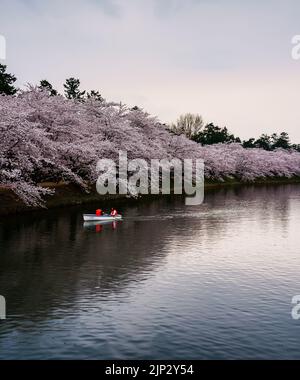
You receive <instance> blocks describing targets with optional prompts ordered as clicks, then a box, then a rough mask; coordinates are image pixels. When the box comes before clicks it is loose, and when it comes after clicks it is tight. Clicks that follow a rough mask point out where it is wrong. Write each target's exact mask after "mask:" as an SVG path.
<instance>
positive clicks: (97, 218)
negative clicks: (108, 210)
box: [83, 214, 122, 222]
mask: <svg viewBox="0 0 300 380" xmlns="http://www.w3.org/2000/svg"><path fill="white" fill-rule="evenodd" d="M121 219H122V215H116V216H112V215H101V216H97V215H95V214H83V220H84V221H85V222H96V221H100V222H101V221H103V222H106V221H107V222H109V221H112V222H113V221H114V220H121Z"/></svg>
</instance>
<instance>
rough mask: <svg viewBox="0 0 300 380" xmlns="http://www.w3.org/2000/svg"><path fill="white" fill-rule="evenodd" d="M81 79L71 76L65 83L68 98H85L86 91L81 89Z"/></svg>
mask: <svg viewBox="0 0 300 380" xmlns="http://www.w3.org/2000/svg"><path fill="white" fill-rule="evenodd" d="M79 87H80V80H79V79H76V78H69V79H67V80H66V83H65V84H64V88H65V96H66V98H67V99H76V100H83V99H84V94H85V91H80V89H79Z"/></svg>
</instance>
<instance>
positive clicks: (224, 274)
mask: <svg viewBox="0 0 300 380" xmlns="http://www.w3.org/2000/svg"><path fill="white" fill-rule="evenodd" d="M109 206H110V205H109ZM120 208H121V211H122V212H123V213H124V215H125V216H126V218H125V220H124V221H123V222H119V223H118V224H116V225H112V224H107V225H103V226H99V225H98V226H95V225H88V226H84V225H83V222H82V216H81V215H82V211H83V210H84V211H87V212H90V211H94V206H85V207H84V208H83V207H75V208H69V209H60V210H51V211H49V212H45V213H44V212H42V213H37V214H34V215H26V216H21V217H19V218H18V219H15V218H11V217H10V218H5V219H0V294H2V295H4V296H5V297H6V302H7V314H8V315H7V319H6V320H2V321H0V358H20V359H29V358H37V359H48V358H58V359H63V358H64V359H68V358H93V359H101V358H102V359H103V358H104V359H115V358H117V359H127V358H128V359H183V358H185V359H200V358H202V359H203V358H215V359H223V358H225V359H232V358H298V359H300V320H293V319H292V318H291V308H292V305H291V299H292V297H293V296H294V295H296V294H300V249H299V247H300V186H299V185H285V186H277V187H260V188H254V187H249V188H238V189H234V190H232V189H231V190H224V189H223V190H218V191H213V192H212V191H211V192H209V193H207V194H206V198H205V203H204V204H203V205H201V206H196V207H195V206H194V207H186V206H185V205H184V201H183V200H182V199H176V200H174V199H173V200H172V199H161V200H155V201H143V202H140V203H138V204H137V203H129V204H127V205H124V204H123V205H120Z"/></svg>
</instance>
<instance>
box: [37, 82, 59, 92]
mask: <svg viewBox="0 0 300 380" xmlns="http://www.w3.org/2000/svg"><path fill="white" fill-rule="evenodd" d="M39 88H40V89H42V90H46V91H48V93H49V95H50V96H56V95H57V94H58V93H57V91H56V90H55V89H54V88H53V86H52V84H51V83H49V82H48V81H47V80H46V79H43V80H41V81H40V86H39Z"/></svg>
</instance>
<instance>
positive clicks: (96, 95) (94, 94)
mask: <svg viewBox="0 0 300 380" xmlns="http://www.w3.org/2000/svg"><path fill="white" fill-rule="evenodd" d="M86 97H87V98H88V99H94V100H98V101H99V102H103V101H104V99H103V97H102V95H101V94H100V92H99V91H94V90H92V91H91V92H88V93H87V94H86Z"/></svg>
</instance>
